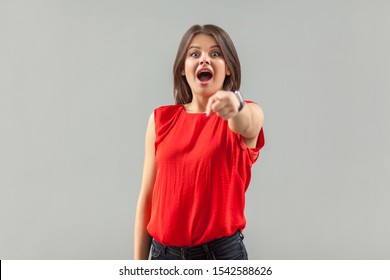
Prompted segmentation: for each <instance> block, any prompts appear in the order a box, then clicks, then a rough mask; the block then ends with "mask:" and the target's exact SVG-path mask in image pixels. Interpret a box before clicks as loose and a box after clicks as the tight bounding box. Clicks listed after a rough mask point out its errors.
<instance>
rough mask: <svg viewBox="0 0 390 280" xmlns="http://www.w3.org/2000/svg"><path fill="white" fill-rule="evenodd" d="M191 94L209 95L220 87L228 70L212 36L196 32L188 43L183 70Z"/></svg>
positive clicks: (228, 73)
mask: <svg viewBox="0 0 390 280" xmlns="http://www.w3.org/2000/svg"><path fill="white" fill-rule="evenodd" d="M182 75H183V76H185V77H186V79H187V82H188V84H189V85H190V87H191V90H192V93H193V94H200V95H203V96H211V95H212V94H214V93H215V92H217V91H218V90H220V89H222V86H223V82H224V80H225V77H226V76H227V75H230V71H229V70H228V69H227V66H226V62H225V59H224V57H223V56H222V51H221V48H220V47H219V46H218V44H217V42H216V40H215V39H214V37H212V36H209V35H205V34H198V35H195V36H194V37H193V39H192V41H191V43H190V44H189V48H188V50H187V54H186V59H185V62H184V70H183V71H182Z"/></svg>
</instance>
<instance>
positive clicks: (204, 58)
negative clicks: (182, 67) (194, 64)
mask: <svg viewBox="0 0 390 280" xmlns="http://www.w3.org/2000/svg"><path fill="white" fill-rule="evenodd" d="M199 63H200V64H210V57H209V56H208V55H207V54H204V55H203V56H202V57H201V59H200V60H199Z"/></svg>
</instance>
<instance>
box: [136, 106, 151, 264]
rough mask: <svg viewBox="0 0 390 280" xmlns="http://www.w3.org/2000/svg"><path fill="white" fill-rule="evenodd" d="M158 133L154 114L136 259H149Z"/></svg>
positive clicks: (147, 146) (138, 214) (138, 218)
mask: <svg viewBox="0 0 390 280" xmlns="http://www.w3.org/2000/svg"><path fill="white" fill-rule="evenodd" d="M155 139H156V133H155V130H154V114H153V113H152V114H151V115H150V117H149V123H148V128H147V130H146V136H145V158H144V170H143V175H142V185H141V191H140V194H139V197H138V203H137V211H136V217H135V226H134V259H135V260H147V259H148V257H149V251H150V246H151V242H152V237H151V236H150V235H149V233H148V232H147V230H146V226H147V224H148V222H149V220H150V213H151V207H152V193H153V186H154V181H155V179H156V166H155V151H154V141H155Z"/></svg>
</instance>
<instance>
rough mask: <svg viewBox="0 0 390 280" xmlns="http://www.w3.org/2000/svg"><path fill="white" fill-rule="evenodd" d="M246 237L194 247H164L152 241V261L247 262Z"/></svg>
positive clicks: (237, 236)
mask: <svg viewBox="0 0 390 280" xmlns="http://www.w3.org/2000/svg"><path fill="white" fill-rule="evenodd" d="M243 240H244V235H242V233H241V232H239V231H237V232H236V233H235V234H233V235H231V236H227V237H222V238H219V239H216V240H214V241H211V242H209V243H205V244H202V245H198V246H193V247H183V248H180V247H174V246H164V245H162V244H160V243H158V242H157V241H156V240H155V239H153V240H152V256H151V259H152V260H247V259H248V253H247V251H246V248H245V245H244V242H243Z"/></svg>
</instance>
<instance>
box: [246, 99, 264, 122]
mask: <svg viewBox="0 0 390 280" xmlns="http://www.w3.org/2000/svg"><path fill="white" fill-rule="evenodd" d="M246 105H248V106H249V107H250V108H251V111H252V113H253V116H254V117H255V118H256V120H255V121H259V122H260V124H261V126H263V122H264V112H263V109H262V108H261V107H260V105H259V104H257V103H247V104H246Z"/></svg>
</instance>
